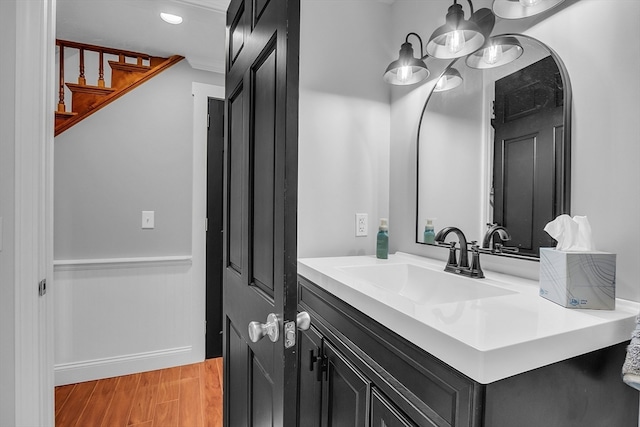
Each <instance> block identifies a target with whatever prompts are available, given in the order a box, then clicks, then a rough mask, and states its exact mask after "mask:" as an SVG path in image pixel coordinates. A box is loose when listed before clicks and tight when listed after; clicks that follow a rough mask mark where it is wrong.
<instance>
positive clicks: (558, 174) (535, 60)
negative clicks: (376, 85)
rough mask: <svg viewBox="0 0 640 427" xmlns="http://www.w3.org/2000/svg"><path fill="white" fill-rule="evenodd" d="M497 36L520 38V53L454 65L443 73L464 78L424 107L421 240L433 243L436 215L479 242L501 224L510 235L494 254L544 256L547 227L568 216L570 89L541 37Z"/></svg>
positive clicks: (444, 224)
mask: <svg viewBox="0 0 640 427" xmlns="http://www.w3.org/2000/svg"><path fill="white" fill-rule="evenodd" d="M495 38H502V39H503V40H504V39H506V40H510V41H511V42H516V43H515V44H514V45H517V46H520V47H519V48H516V49H521V52H516V53H517V54H518V55H517V56H518V57H517V58H516V59H515V60H513V61H512V62H509V63H506V64H505V65H502V66H498V67H495V68H485V67H484V66H483V65H482V61H483V59H482V57H481V56H480V55H477V56H470V57H469V58H468V59H465V58H459V59H457V60H454V61H452V62H451V63H449V64H448V66H447V67H446V69H445V70H444V71H443V73H445V72H447V71H448V70H449V69H452V68H455V69H456V70H457V71H458V72H459V74H460V77H461V78H462V83H461V84H460V85H459V86H458V87H456V88H454V89H452V90H446V91H436V90H432V91H431V93H430V94H429V97H428V98H427V101H426V103H425V105H424V109H423V111H422V116H421V119H420V124H419V128H418V185H417V193H418V194H417V198H418V206H417V218H416V220H417V225H416V234H417V237H416V241H417V242H419V243H424V229H425V225H426V223H427V220H430V221H431V222H432V223H433V225H434V227H435V230H436V231H438V230H440V229H442V228H443V227H447V226H455V227H458V228H460V229H461V230H463V231H464V233H465V234H466V236H467V240H469V241H474V240H475V241H478V242H483V240H486V239H484V237H485V234H486V232H487V230H488V224H492V225H495V224H497V225H500V226H502V227H504V228H506V229H507V230H508V235H509V236H510V238H511V239H510V240H508V241H502V240H501V239H500V236H504V234H494V239H493V240H489V245H490V246H491V248H492V249H494V247H493V245H492V242H495V243H497V244H498V248H500V246H501V245H502V246H503V247H506V248H508V249H507V250H504V251H501V250H494V253H503V254H509V255H510V254H512V253H514V252H515V251H517V254H518V256H526V257H537V256H538V254H539V248H540V247H545V246H554V245H555V242H554V241H553V240H552V239H551V238H550V237H549V236H548V235H547V234H546V233H545V232H544V231H543V228H544V226H545V224H546V223H547V222H549V221H551V220H553V219H554V218H555V217H556V216H557V215H560V214H562V213H569V202H570V197H569V178H570V170H569V165H570V146H571V139H570V130H571V127H570V123H571V113H570V108H571V86H570V83H569V78H568V75H567V73H566V69H565V68H564V65H563V64H562V62H561V60H560V58H559V57H558V56H557V54H555V52H553V51H552V50H551V49H549V48H548V47H547V46H545V45H544V44H542V43H541V42H539V41H537V40H535V39H533V38H531V37H529V36H525V35H520V34H518V35H500V36H496V37H494V39H495ZM485 59H487V58H486V55H485ZM488 59H489V60H493V59H495V58H488ZM503 63H504V62H503ZM467 64H470V65H472V66H473V68H472V67H469V66H468V65H467ZM435 75H436V76H437V75H438V74H435ZM515 248H517V249H515Z"/></svg>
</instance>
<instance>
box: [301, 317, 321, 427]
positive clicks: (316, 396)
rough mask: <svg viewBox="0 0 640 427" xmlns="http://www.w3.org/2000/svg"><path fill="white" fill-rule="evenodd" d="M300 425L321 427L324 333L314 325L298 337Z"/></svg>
mask: <svg viewBox="0 0 640 427" xmlns="http://www.w3.org/2000/svg"><path fill="white" fill-rule="evenodd" d="M298 346H299V347H298V350H299V351H298V355H299V358H300V359H299V360H298V366H299V367H300V384H299V390H300V392H299V393H298V399H299V400H298V404H299V411H298V414H299V422H298V425H299V426H304V427H320V415H321V405H322V366H323V363H322V360H323V357H322V354H321V351H322V335H320V333H319V332H318V331H317V330H316V329H315V328H314V327H313V326H312V327H311V328H310V329H309V330H308V331H304V332H301V333H300V337H299V339H298Z"/></svg>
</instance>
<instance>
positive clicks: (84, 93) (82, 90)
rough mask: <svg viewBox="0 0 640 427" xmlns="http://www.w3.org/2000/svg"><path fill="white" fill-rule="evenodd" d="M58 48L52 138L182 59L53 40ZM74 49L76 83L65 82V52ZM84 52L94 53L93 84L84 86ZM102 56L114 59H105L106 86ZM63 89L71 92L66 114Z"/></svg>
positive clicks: (176, 56)
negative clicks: (76, 62)
mask: <svg viewBox="0 0 640 427" xmlns="http://www.w3.org/2000/svg"><path fill="white" fill-rule="evenodd" d="M56 45H57V46H58V49H59V55H60V66H59V70H58V72H59V82H60V83H59V100H58V108H57V111H56V121H55V136H58V135H59V134H61V133H62V132H64V131H65V130H67V129H69V128H70V127H71V126H73V125H75V124H76V123H78V122H80V121H82V120H83V119H85V118H86V117H89V116H90V115H91V114H93V113H95V112H96V111H98V110H100V109H101V108H103V107H105V106H107V105H108V104H110V103H111V102H113V101H115V100H116V99H118V98H120V97H121V96H122V95H124V94H126V93H127V92H129V91H131V90H133V89H135V88H136V87H138V86H140V85H141V84H142V83H144V82H146V81H147V80H149V79H151V78H152V77H154V76H156V75H157V74H159V73H161V72H162V71H164V70H166V69H167V68H169V67H171V66H172V65H174V64H176V63H178V62H180V61H181V60H183V59H184V57H183V56H179V55H174V56H171V57H168V58H161V57H155V56H150V55H147V54H145V53H140V52H131V51H125V50H120V49H112V48H107V47H102V46H94V45H89V44H84V43H77V42H72V41H67V40H56ZM69 49H75V50H76V51H77V53H78V80H77V83H71V82H65V78H64V71H65V70H64V68H65V67H64V66H65V50H66V51H67V53H68V52H69ZM85 52H92V56H94V57H95V56H96V54H97V58H96V59H97V62H98V64H97V68H96V69H94V70H92V71H94V72H95V71H97V77H96V84H95V85H89V84H87V77H86V76H85V65H84V62H85ZM105 57H112V58H114V59H115V58H116V57H117V60H108V61H107V63H108V64H109V67H110V71H111V79H110V82H109V83H110V84H109V85H107V84H106V82H105V77H104V74H105V73H104V71H105V70H104V62H105ZM65 87H66V88H67V89H68V90H69V91H70V92H71V109H70V111H67V107H66V105H65V92H66V90H65Z"/></svg>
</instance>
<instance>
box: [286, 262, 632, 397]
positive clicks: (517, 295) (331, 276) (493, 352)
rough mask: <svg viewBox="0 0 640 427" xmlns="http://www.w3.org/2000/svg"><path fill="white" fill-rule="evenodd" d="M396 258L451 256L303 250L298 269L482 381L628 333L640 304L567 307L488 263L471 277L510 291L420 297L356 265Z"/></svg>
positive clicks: (438, 265) (437, 265)
mask: <svg viewBox="0 0 640 427" xmlns="http://www.w3.org/2000/svg"><path fill="white" fill-rule="evenodd" d="M389 264H410V265H415V266H419V267H423V268H428V269H431V270H433V271H442V270H443V269H444V262H443V261H439V260H432V259H429V258H423V257H418V256H414V255H410V254H404V253H396V254H392V255H389V259H387V260H381V259H377V258H375V257H374V256H345V257H327V258H303V259H299V260H298V274H299V275H301V276H303V277H305V278H307V279H308V280H310V281H311V282H313V283H315V284H317V285H318V286H320V287H322V288H324V289H325V290H327V291H328V292H330V293H332V294H333V295H335V296H337V297H338V298H340V299H342V300H344V301H345V302H347V303H348V304H350V305H352V306H353V307H355V308H356V309H358V310H360V311H361V312H363V313H364V314H366V315H368V316H369V317H371V318H373V319H375V320H376V321H378V322H379V323H381V324H383V325H384V326H386V327H387V328H389V329H391V330H392V331H394V332H396V333H397V334H399V335H400V336H402V337H404V338H405V339H407V340H409V341H410V342H412V343H414V344H415V345H417V346H418V347H420V348H422V349H423V350H425V351H427V352H428V353H430V354H432V355H434V356H435V357H437V358H438V359H440V360H442V361H443V362H445V363H447V364H448V365H450V366H452V367H453V368H455V369H457V370H458V371H460V372H462V373H463V374H465V375H467V376H468V377H470V378H472V379H473V380H475V381H478V382H479V383H482V384H489V383H492V382H494V381H498V380H501V379H504V378H507V377H510V376H513V375H516V374H520V373H522V372H526V371H529V370H531V369H535V368H539V367H542V366H545V365H548V364H551V363H555V362H558V361H561V360H565V359H569V358H571V357H574V356H578V355H581V354H585V353H588V352H590V351H594V350H598V349H601V348H604V347H608V346H611V345H614V344H618V343H620V342H623V341H628V340H629V339H630V338H631V332H632V331H633V329H634V328H635V317H636V315H638V313H639V312H640V303H636V302H632V301H626V300H622V299H617V300H616V309H615V310H579V309H568V308H564V307H561V306H559V305H557V304H555V303H553V302H551V301H548V300H546V299H544V298H542V297H540V296H539V294H538V293H539V286H538V282H537V281H532V280H527V279H522V278H518V277H514V276H507V275H503V274H498V273H492V272H487V271H485V276H486V277H485V278H484V279H468V278H464V280H468V281H470V283H471V284H474V283H478V284H480V285H487V286H488V287H496V288H499V289H497V291H498V292H497V293H504V295H498V296H489V297H484V298H482V299H471V300H467V301H456V302H446V301H445V302H442V301H441V302H429V301H421V302H414V301H412V300H410V299H407V298H405V297H402V296H400V295H398V294H397V292H393V291H391V290H385V289H383V288H382V287H380V286H376V285H374V284H372V283H371V282H370V281H368V280H364V279H362V278H359V277H357V276H356V275H354V274H349V273H348V270H349V267H355V266H376V265H389ZM344 267H347V268H346V269H344ZM442 275H443V276H442V278H443V281H446V280H448V279H447V277H448V276H451V277H452V280H459V279H453V278H461V277H460V276H458V275H455V274H452V273H444V272H442ZM505 290H507V291H509V292H508V293H507V292H504V291H505ZM620 363H621V364H622V361H621V362H620ZM620 367H621V368H622V365H621V366H620Z"/></svg>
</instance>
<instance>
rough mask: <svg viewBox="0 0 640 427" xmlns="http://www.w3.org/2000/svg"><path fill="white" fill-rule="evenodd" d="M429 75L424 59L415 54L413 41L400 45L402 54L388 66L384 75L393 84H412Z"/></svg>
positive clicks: (385, 79) (386, 80)
mask: <svg viewBox="0 0 640 427" xmlns="http://www.w3.org/2000/svg"><path fill="white" fill-rule="evenodd" d="M427 77H429V69H428V68H427V64H425V63H424V61H423V60H422V59H419V58H416V57H414V56H413V47H412V46H411V43H409V42H405V43H403V44H402V46H401V47H400V56H399V58H398V59H396V60H395V61H393V62H392V63H391V64H389V66H388V67H387V70H386V71H385V72H384V76H383V77H382V78H383V79H384V81H385V82H387V83H391V84H393V85H411V84H414V83H418V82H420V81H422V80H424V79H426V78H427Z"/></svg>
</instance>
